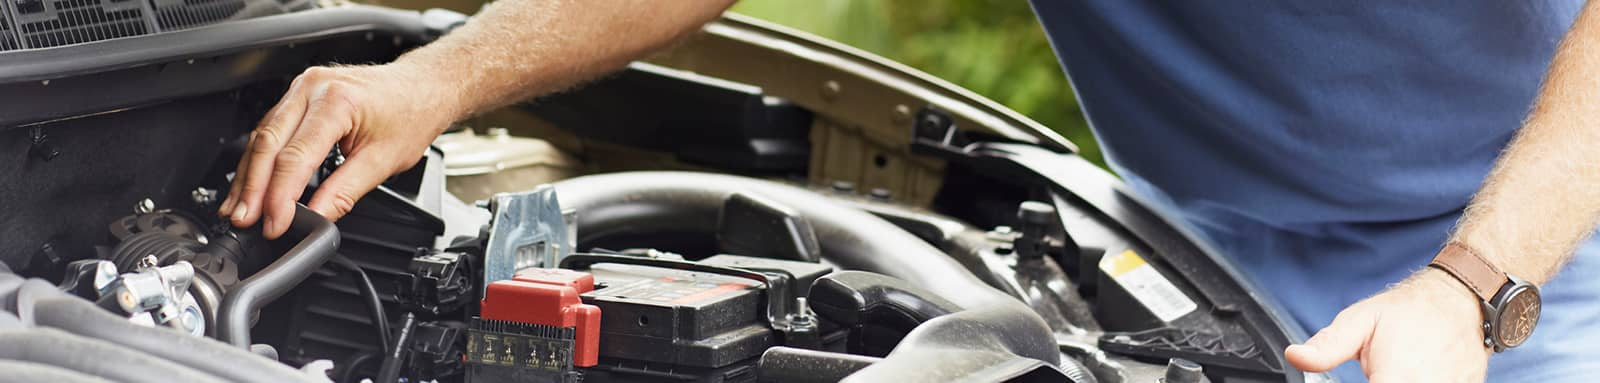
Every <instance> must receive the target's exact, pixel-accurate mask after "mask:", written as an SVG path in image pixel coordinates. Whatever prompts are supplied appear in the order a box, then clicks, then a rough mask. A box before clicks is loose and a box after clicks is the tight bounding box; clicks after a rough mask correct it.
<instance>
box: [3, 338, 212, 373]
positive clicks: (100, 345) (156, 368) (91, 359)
mask: <svg viewBox="0 0 1600 383" xmlns="http://www.w3.org/2000/svg"><path fill="white" fill-rule="evenodd" d="M0 360H15V361H22V362H31V363H39V364H46V365H51V366H56V367H60V368H65V369H68V370H73V371H78V372H81V373H84V374H89V375H94V376H98V377H101V378H105V379H107V380H112V381H118V382H130V383H147V382H148V383H163V382H197V383H208V382H216V383H222V382H225V380H222V379H220V378H218V377H216V376H212V375H210V374H206V373H204V372H200V371H198V370H195V369H192V368H189V367H186V366H183V365H180V364H177V363H174V362H171V361H167V360H164V359H161V358H157V357H155V356H151V355H148V354H144V353H140V352H135V351H133V350H128V349H124V348H122V347H118V346H117V345H114V344H111V343H107V342H105V341H101V340H95V339H89V338H84V337H78V336H74V335H72V334H68V333H65V332H61V331H59V330H54V329H38V328H36V329H26V330H4V331H0Z"/></svg>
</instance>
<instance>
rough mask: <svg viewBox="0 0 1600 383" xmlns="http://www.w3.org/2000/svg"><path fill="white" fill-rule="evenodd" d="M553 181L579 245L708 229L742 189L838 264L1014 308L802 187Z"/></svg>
mask: <svg viewBox="0 0 1600 383" xmlns="http://www.w3.org/2000/svg"><path fill="white" fill-rule="evenodd" d="M555 185H556V191H557V196H558V197H559V198H560V201H561V207H562V208H563V209H575V210H577V211H579V212H580V213H579V214H578V223H577V224H578V228H579V230H578V233H579V235H580V236H582V238H580V239H579V242H587V241H588V239H592V238H602V237H606V236H610V235H616V234H631V233H651V232H671V233H682V232H695V233H716V232H717V218H718V215H719V213H720V211H721V208H722V205H723V203H724V202H725V201H726V200H727V199H728V196H729V195H732V194H733V193H735V192H737V193H747V194H754V195H757V196H760V197H764V198H765V199H768V200H772V201H774V202H777V203H780V204H783V205H785V206H787V207H789V208H792V209H794V210H795V211H798V212H801V214H803V215H805V218H806V220H807V221H809V222H810V223H811V225H812V228H813V230H814V231H815V232H816V234H817V241H818V242H819V244H820V245H821V246H822V257H823V258H824V259H825V260H827V261H828V262H830V263H833V264H835V265H838V266H840V267H842V268H845V269H850V270H865V271H871V272H876V273H880V274H884V275H889V276H893V277H895V278H900V279H904V280H906V281H908V282H911V283H912V284H913V285H916V286H918V287H922V288H924V289H927V290H929V291H932V292H933V293H935V294H938V295H939V296H941V297H944V298H946V299H949V300H950V301H952V302H955V303H956V304H957V305H960V306H961V307H964V308H972V307H979V306H983V305H989V304H996V302H1012V303H1016V304H1017V305H1021V302H1019V301H1017V300H1016V298H1013V297H1011V296H1010V295H1007V294H1005V293H1003V292H1000V291H999V290H995V289H994V288H992V287H990V286H989V285H988V284H987V283H984V282H983V281H982V280H979V279H978V278H977V277H976V276H974V275H973V274H972V273H971V272H970V271H968V270H967V268H966V267H965V266H963V265H961V264H960V263H958V262H956V261H954V260H952V259H951V258H950V257H949V256H948V255H946V254H945V253H944V252H943V251H940V250H939V249H938V248H935V247H934V246H933V245H930V244H928V243H927V242H924V241H923V240H922V239H920V238H917V237H916V236H915V235H912V234H911V233H909V232H906V231H905V230H902V229H900V228H899V227H896V226H895V225H894V224H892V223H889V222H888V221H885V220H883V219H882V218H878V217H877V216H874V215H872V214H870V213H867V212H865V211H862V210H859V209H854V208H851V207H848V206H845V205H843V204H840V203H838V202H835V201H833V200H830V199H828V198H827V197H824V196H821V195H819V194H817V193H815V192H813V191H810V190H806V189H804V188H799V187H795V186H790V185H785V184H781V183H776V182H771V181H765V180H760V179H754V178H745V177H736V176H727V175H720V174H710V173H695V172H629V173H613V174H602V175H593V176H585V177H578V178H574V179H569V180H564V181H561V182H557V183H556V184H555ZM1035 317H1036V316H1035ZM1041 323H1042V322H1041Z"/></svg>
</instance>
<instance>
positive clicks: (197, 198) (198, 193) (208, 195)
mask: <svg viewBox="0 0 1600 383" xmlns="http://www.w3.org/2000/svg"><path fill="white" fill-rule="evenodd" d="M189 198H191V199H193V200H194V203H195V204H196V205H201V206H206V205H210V204H211V203H212V202H217V191H216V190H212V189H206V188H204V187H198V188H194V191H192V192H189Z"/></svg>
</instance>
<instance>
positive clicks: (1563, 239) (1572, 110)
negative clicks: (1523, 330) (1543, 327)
mask: <svg viewBox="0 0 1600 383" xmlns="http://www.w3.org/2000/svg"><path fill="white" fill-rule="evenodd" d="M1597 8H1600V2H1593V1H1591V2H1589V3H1588V5H1586V6H1585V7H1584V10H1583V13H1582V14H1580V15H1579V16H1578V20H1577V21H1575V22H1574V23H1573V24H1572V30H1571V31H1568V32H1567V37H1566V39H1564V40H1563V41H1562V42H1561V47H1560V49H1559V50H1557V53H1556V56H1555V59H1554V60H1553V61H1552V62H1551V63H1550V71H1549V73H1548V74H1547V75H1546V76H1545V84H1544V88H1543V89H1542V90H1540V92H1539V98H1538V101H1537V102H1535V103H1534V106H1533V110H1532V112H1531V113H1529V114H1528V119H1527V121H1526V122H1524V123H1523V126H1522V130H1521V131H1520V132H1518V133H1517V137H1516V139H1514V140H1512V141H1511V144H1510V145H1509V146H1507V147H1506V150H1505V153H1503V154H1501V155H1500V160H1499V162H1498V163H1496V165H1495V168H1494V171H1492V172H1490V173H1489V177H1488V178H1487V179H1486V180H1485V181H1484V184H1483V188H1482V189H1480V190H1479V191H1478V195H1477V196H1476V197H1474V198H1473V200H1472V204H1471V205H1469V207H1468V208H1467V213H1466V215H1464V216H1462V219H1461V222H1460V223H1459V224H1458V225H1457V228H1456V232H1455V235H1454V236H1453V238H1452V240H1454V241H1457V242H1460V243H1463V244H1466V245H1467V246H1468V247H1470V248H1472V249H1473V250H1476V251H1477V253H1478V254H1479V255H1481V256H1483V257H1484V258H1485V259H1486V260H1488V261H1489V262H1491V263H1493V264H1495V265H1496V266H1499V267H1500V269H1501V270H1503V271H1505V272H1506V273H1508V274H1511V275H1515V276H1517V277H1519V278H1523V279H1525V280H1527V281H1528V282H1529V283H1533V284H1544V283H1545V282H1547V281H1549V280H1550V279H1551V278H1554V277H1555V275H1556V272H1558V271H1560V270H1561V266H1562V265H1564V264H1565V263H1566V261H1567V259H1569V257H1571V255H1572V252H1573V251H1574V250H1575V249H1576V248H1577V246H1578V244H1579V243H1580V242H1582V241H1583V240H1584V239H1585V238H1588V236H1589V234H1590V233H1592V232H1594V229H1595V223H1596V221H1597V219H1600V150H1596V148H1600V9H1597Z"/></svg>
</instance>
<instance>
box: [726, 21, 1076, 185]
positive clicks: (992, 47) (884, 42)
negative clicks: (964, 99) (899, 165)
mask: <svg viewBox="0 0 1600 383" xmlns="http://www.w3.org/2000/svg"><path fill="white" fill-rule="evenodd" d="M733 10H734V12H738V13H742V14H745V15H750V16H755V17H758V18H761V19H765V20H769V21H773V22H776V23H779V24H783V25H787V26H789V27H793V28H796V29H800V30H804V31H807V32H810V33H814V34H817V35H819V36H822V37H826V38H829V39H833V40H835V41H839V42H843V43H845V44H850V45H852V46H855V47H857V48H861V49H864V50H867V51H870V52H872V53H875V54H878V55H881V56H884V57H887V58H889V59H890V60H894V61H898V62H901V63H904V64H906V65H910V66H912V67H915V68H917V69H920V70H922V71H924V72H928V73H930V74H932V75H934V76H938V77H940V78H943V79H945V80H948V81H950V82H952V83H955V84H956V85H960V86H962V87H964V88H967V89H970V90H972V91H974V92H977V93H978V94H982V95H983V96H984V97H988V98H990V99H993V100H995V101H998V102H1000V103H1002V104H1005V105H1006V106H1008V107H1010V108H1011V109H1013V110H1016V111H1017V112H1021V113H1022V114H1025V115H1027V116H1028V117H1030V118H1033V119H1034V120H1035V121H1038V122H1039V123H1041V124H1044V125H1045V126H1048V127H1050V128H1051V129H1055V130H1056V131H1057V132H1061V134H1062V135H1064V136H1066V137H1067V139H1070V140H1072V142H1073V143H1076V144H1078V147H1079V148H1080V149H1082V154H1083V156H1084V157H1086V158H1088V159H1090V160H1091V161H1094V162H1095V163H1097V164H1102V166H1103V161H1102V159H1101V155H1100V148H1099V146H1098V145H1096V143H1095V141H1094V137H1093V136H1092V135H1090V133H1089V128H1088V125H1087V124H1086V123H1085V121H1084V119H1083V113H1081V112H1080V111H1079V110H1078V100H1077V99H1076V98H1075V97H1073V94H1072V89H1071V87H1070V86H1069V85H1068V83H1067V79H1066V76H1064V75H1063V74H1062V73H1061V67H1060V66H1059V64H1057V62H1056V57H1055V53H1054V52H1052V51H1051V50H1050V43H1049V42H1048V41H1046V40H1045V36H1044V31H1043V30H1042V29H1041V28H1040V27H1039V22H1038V20H1037V19H1035V18H1034V15H1033V10H1032V9H1031V8H1029V7H1028V2H1026V1H1021V0H1008V1H995V0H944V1H927V0H809V1H795V0H743V1H740V2H739V3H738V4H737V5H735V6H734V7H733Z"/></svg>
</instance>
